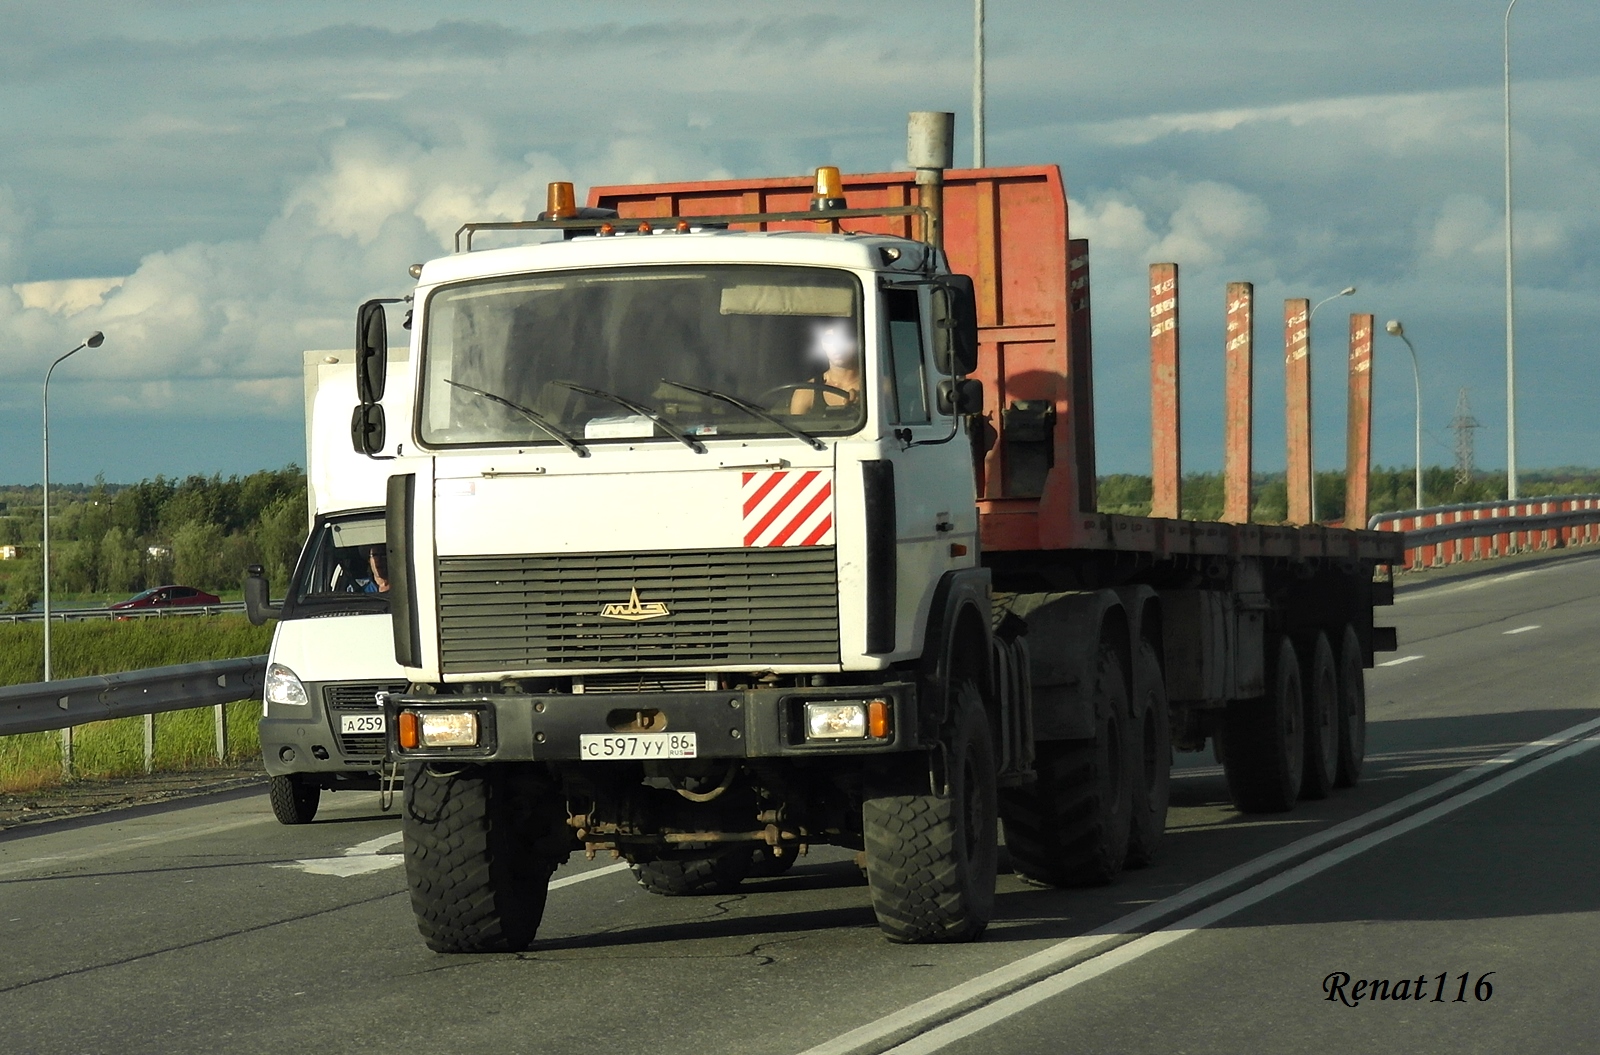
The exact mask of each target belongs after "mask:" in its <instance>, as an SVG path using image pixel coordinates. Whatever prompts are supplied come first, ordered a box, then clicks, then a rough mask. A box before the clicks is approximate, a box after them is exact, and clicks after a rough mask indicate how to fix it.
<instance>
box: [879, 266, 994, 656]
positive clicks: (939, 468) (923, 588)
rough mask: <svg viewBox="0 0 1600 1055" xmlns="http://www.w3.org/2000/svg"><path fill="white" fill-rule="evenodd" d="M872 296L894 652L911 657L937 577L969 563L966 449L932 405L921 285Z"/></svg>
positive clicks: (972, 507)
mask: <svg viewBox="0 0 1600 1055" xmlns="http://www.w3.org/2000/svg"><path fill="white" fill-rule="evenodd" d="M880 297H881V300H880V302H879V308H880V310H879V317H880V319H881V320H882V322H881V326H882V331H881V334H880V341H879V347H880V348H881V349H882V356H881V360H880V363H879V369H880V373H881V378H882V392H883V397H884V398H883V410H884V415H885V417H886V418H887V419H888V422H887V424H888V428H889V429H890V430H891V434H892V436H893V438H894V442H893V443H892V444H890V445H889V449H890V453H889V460H890V461H891V462H892V463H893V465H894V492H895V529H896V530H895V534H896V553H897V561H896V604H895V612H896V617H895V650H894V651H895V653H896V654H897V655H899V656H901V657H911V656H916V655H919V654H920V653H921V651H922V645H921V640H922V633H921V630H922V627H924V626H925V625H926V624H927V618H928V610H929V608H930V607H931V605H932V603H933V595H934V591H935V590H936V589H937V587H938V585H939V580H940V578H941V577H942V576H943V575H944V573H945V572H947V571H950V570H952V569H955V568H970V567H972V566H974V565H975V564H976V563H977V555H978V554H977V548H978V547H977V534H978V516H977V506H976V502H975V497H974V489H973V478H972V458H971V453H970V445H969V444H968V443H967V440H966V437H965V435H964V430H963V429H962V428H961V423H960V422H959V420H958V419H957V417H956V415H955V413H954V408H951V412H950V413H945V412H943V411H941V409H940V408H939V406H938V399H937V391H938V382H939V381H940V380H941V378H940V377H939V375H938V374H937V372H936V371H935V370H934V368H933V360H932V356H931V351H932V349H931V340H930V336H931V334H932V325H931V315H930V305H929V290H928V287H927V286H926V285H918V286H888V287H885V288H883V289H882V290H881V291H880Z"/></svg>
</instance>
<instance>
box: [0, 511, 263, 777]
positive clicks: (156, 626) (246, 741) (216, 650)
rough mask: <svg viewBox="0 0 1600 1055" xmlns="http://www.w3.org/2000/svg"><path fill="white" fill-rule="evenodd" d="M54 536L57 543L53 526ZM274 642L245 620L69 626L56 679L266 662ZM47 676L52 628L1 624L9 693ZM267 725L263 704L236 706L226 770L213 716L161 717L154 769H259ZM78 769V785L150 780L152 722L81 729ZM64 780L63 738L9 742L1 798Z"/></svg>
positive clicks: (58, 641) (54, 651)
mask: <svg viewBox="0 0 1600 1055" xmlns="http://www.w3.org/2000/svg"><path fill="white" fill-rule="evenodd" d="M53 519H54V518H53V517H52V520H53ZM51 529H52V533H53V532H54V524H53V523H52V525H51ZM53 556H54V554H52V557H53ZM52 563H53V561H52ZM271 639H272V628H271V627H270V626H260V627H258V626H251V625H250V623H249V620H247V619H245V618H244V617H243V616H236V615H213V616H205V615H199V616H185V617H183V618H181V619H136V620H129V621H126V622H113V621H95V622H81V623H77V622H67V623H61V624H59V625H57V626H52V627H51V631H50V659H51V667H52V670H51V674H52V675H53V676H54V677H56V678H77V677H83V676H85V675H89V674H114V673H117V672H119V671H124V670H138V669H141V668H144V667H164V666H168V665H170V664H174V663H197V662H200V661H202V660H209V659H232V658H235V657H239V656H259V655H261V654H263V653H264V652H266V651H267V646H268V644H269V643H270V642H271ZM43 668H44V629H43V627H42V626H41V625H40V624H38V623H9V624H0V685H18V684H25V683H29V682H36V681H38V680H39V679H40V678H42V677H43V676H44V669H43ZM260 716H261V701H260V700H256V699H251V700H241V701H239V702H237V703H231V704H228V752H227V757H226V758H224V759H220V760H219V759H218V758H217V757H216V743H215V733H214V725H213V720H214V719H213V714H212V710H211V708H210V707H201V708H197V709H194V710H189V711H172V712H169V713H167V714H158V715H156V719H155V722H156V738H155V768H156V769H158V770H168V771H169V770H183V769H197V768H207V767H210V766H215V765H218V764H219V763H227V764H237V763H240V762H244V761H247V760H249V759H252V758H254V757H255V756H257V755H258V754H260V751H261V745H260V741H259V740H258V739H257V736H256V722H257V720H258V719H259V718H260ZM73 763H74V765H73V769H74V776H75V777H77V778H79V779H98V778H104V777H121V776H134V775H137V774H140V773H143V772H144V719H142V718H120V719H117V720H115V721H109V722H93V723H91V724H89V725H83V726H78V727H77V729H76V731H75V734H74V741H73ZM60 780H61V734H60V733H59V732H54V731H51V732H42V733H24V734H22V735H20V736H0V792H25V791H32V790H34V789H37V788H41V787H45V786H47V785H51V784H55V783H58V782H60Z"/></svg>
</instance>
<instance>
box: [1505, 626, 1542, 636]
mask: <svg viewBox="0 0 1600 1055" xmlns="http://www.w3.org/2000/svg"><path fill="white" fill-rule="evenodd" d="M1538 629H1539V624H1538V623H1533V624H1531V625H1529V626H1519V627H1517V628H1516V629H1515V630H1507V631H1506V636H1507V637H1509V636H1511V635H1512V634H1526V633H1527V632H1528V631H1529V630H1538Z"/></svg>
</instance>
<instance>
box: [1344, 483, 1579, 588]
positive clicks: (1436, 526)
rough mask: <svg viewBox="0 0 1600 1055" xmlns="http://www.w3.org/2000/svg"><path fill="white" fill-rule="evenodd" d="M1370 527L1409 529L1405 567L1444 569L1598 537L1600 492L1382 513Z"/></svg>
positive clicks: (1369, 522) (1576, 544) (1567, 545)
mask: <svg viewBox="0 0 1600 1055" xmlns="http://www.w3.org/2000/svg"><path fill="white" fill-rule="evenodd" d="M1367 527H1368V528H1370V529H1372V530H1374V531H1399V532H1402V533H1404V534H1405V536H1406V553H1405V566H1406V567H1408V568H1411V569H1413V570H1418V569H1422V568H1442V567H1445V566H1447V565H1450V564H1456V563H1459V562H1461V561H1469V560H1488V559H1490V558H1493V557H1507V556H1510V555H1511V554H1513V553H1528V552H1531V551H1536V550H1549V549H1564V548H1567V547H1569V546H1584V545H1590V544H1592V543H1596V542H1600V495H1592V494H1590V495H1549V496H1546V497H1543V498H1519V499H1517V500H1516V501H1503V502H1478V503H1475V504H1473V505H1461V506H1433V507H1430V508H1428V509H1410V510H1405V511H1404V512H1399V513H1380V514H1379V515H1377V516H1375V517H1373V518H1372V519H1371V520H1370V521H1368V522H1367Z"/></svg>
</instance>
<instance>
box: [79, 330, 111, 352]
mask: <svg viewBox="0 0 1600 1055" xmlns="http://www.w3.org/2000/svg"><path fill="white" fill-rule="evenodd" d="M83 343H84V344H85V345H87V346H88V347H90V348H98V347H100V346H101V345H102V344H104V343H106V335H105V334H103V333H101V332H100V331H99V330H96V331H94V332H93V333H91V334H90V335H89V339H88V340H86V341H84V342H83Z"/></svg>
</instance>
